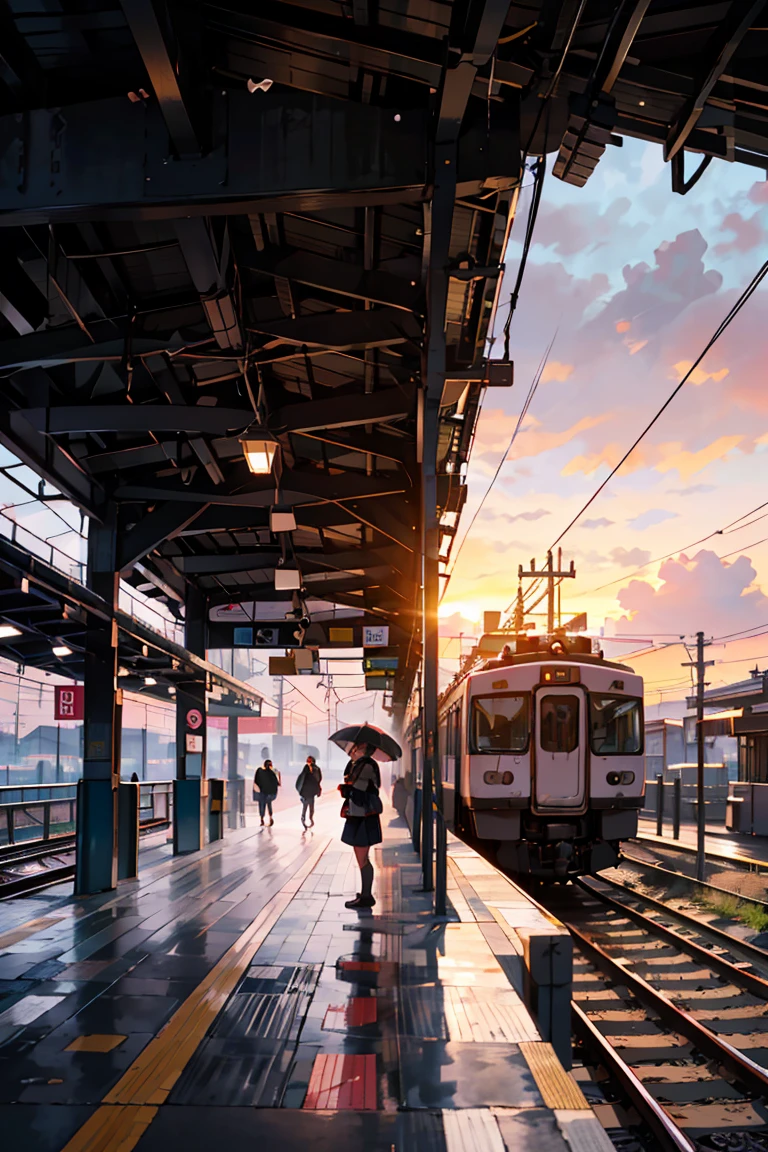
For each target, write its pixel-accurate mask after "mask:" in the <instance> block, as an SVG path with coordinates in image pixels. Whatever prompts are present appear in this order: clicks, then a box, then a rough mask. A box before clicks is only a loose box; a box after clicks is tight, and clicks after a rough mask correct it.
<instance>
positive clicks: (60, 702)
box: [54, 684, 85, 720]
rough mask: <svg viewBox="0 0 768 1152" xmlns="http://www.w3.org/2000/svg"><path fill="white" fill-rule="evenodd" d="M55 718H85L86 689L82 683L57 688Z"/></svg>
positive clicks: (59, 685) (57, 686) (60, 685)
mask: <svg viewBox="0 0 768 1152" xmlns="http://www.w3.org/2000/svg"><path fill="white" fill-rule="evenodd" d="M54 691H55V715H54V719H55V720H84V719H85V689H84V687H83V685H82V684H73V685H72V686H71V687H70V686H64V685H62V684H57V685H56V688H55V690H54Z"/></svg>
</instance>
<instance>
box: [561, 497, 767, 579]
mask: <svg viewBox="0 0 768 1152" xmlns="http://www.w3.org/2000/svg"><path fill="white" fill-rule="evenodd" d="M766 507H768V501H767V502H766V503H765V504H758V505H757V507H756V508H752V509H751V510H750V511H749V512H745V513H744V515H743V516H739V517H738V518H737V519H736V520H731V522H730V524H726V525H725V527H724V528H716V529H715V531H714V532H710V533H709V534H708V535H707V536H702V537H701V538H700V539H699V540H694V541H693V543H691V544H685V545H684V546H683V547H682V548H676V549H675V550H674V552H667V553H666V554H665V555H664V556H656V557H655V558H654V559H653V560H647V561H646V562H645V564H642V565H641V566H640V567H639V568H637V569H635V571H634V572H631V573H629V575H627V576H619V577H618V579H617V580H610V581H609V582H608V583H607V584H600V585H598V587H597V588H590V589H589V590H588V591H587V592H582V596H591V595H592V593H593V592H602V591H603V589H605V588H612V587H613V585H614V584H621V583H623V581H625V580H632V579H634V577H635V576H639V575H640V574H641V573H642V572H645V570H646V568H650V567H652V566H653V565H654V564H661V563H662V561H664V560H670V559H671V558H672V557H673V556H679V555H681V554H682V553H683V552H688V551H690V549H691V548H698V546H699V544H705V543H706V542H707V540H712V539H713V538H714V537H715V536H727V535H730V534H731V533H732V532H740V531H741V529H742V528H748V527H749V525H750V524H756V523H757V521H758V520H762V519H763V517H762V516H758V517H757V518H756V519H755V520H750V521H749V523H748V524H742V525H741V527H739V528H736V527H734V525H736V524H738V523H739V521H740V520H745V519H746V517H747V516H752V514H753V513H755V512H759V511H760V509H761V508H766ZM765 515H766V516H768V512H766V513H765ZM757 543H762V541H758V542H757ZM754 546H755V545H754V544H747V545H745V547H747V548H753V547H754ZM736 551H737V552H738V551H741V549H738V548H737V549H736ZM728 555H729V556H733V555H734V553H733V552H730V553H728ZM720 559H721V560H724V559H726V557H724V556H721V557H720Z"/></svg>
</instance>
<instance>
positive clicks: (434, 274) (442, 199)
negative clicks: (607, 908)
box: [421, 141, 456, 915]
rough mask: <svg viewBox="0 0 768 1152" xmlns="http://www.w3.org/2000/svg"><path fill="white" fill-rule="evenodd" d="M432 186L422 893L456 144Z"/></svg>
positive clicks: (431, 757)
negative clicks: (439, 458) (440, 436)
mask: <svg viewBox="0 0 768 1152" xmlns="http://www.w3.org/2000/svg"><path fill="white" fill-rule="evenodd" d="M434 179H435V184H434V196H433V199H432V216H431V230H430V237H429V244H430V254H429V273H428V285H427V293H428V300H429V336H428V344H427V353H426V366H425V367H426V371H425V380H426V387H425V389H424V400H423V439H422V444H423V450H422V479H421V525H422V529H421V530H422V543H421V550H422V589H423V662H422V669H423V671H422V680H423V712H422V716H423V731H422V753H423V758H424V773H423V783H422V803H423V807H422V833H421V861H422V874H423V884H424V889H425V890H426V891H428V892H431V891H432V888H433V865H432V858H433V848H434V838H433V834H434V823H433V821H434V815H433V812H434V800H433V796H434V792H435V790H437V793H438V796H439V795H440V793H441V788H440V784H441V781H440V773H439V761H438V754H437V730H438V726H437V696H438V634H437V608H438V601H439V592H440V578H439V562H438V556H439V549H440V525H439V520H438V509H437V442H438V427H439V418H440V399H441V397H442V394H443V385H444V383H445V370H446V364H445V313H446V301H447V296H448V271H447V269H448V263H449V248H450V240H451V227H452V224H453V209H454V202H455V199H456V145H455V142H454V141H449V142H448V143H440V142H439V141H438V143H437V144H436V146H435V176H434ZM436 879H437V885H438V886H437V890H436V892H435V911H436V912H437V914H438V915H444V914H445V904H446V892H445V822H444V819H443V814H442V809H441V810H440V812H439V816H438V869H437V877H436Z"/></svg>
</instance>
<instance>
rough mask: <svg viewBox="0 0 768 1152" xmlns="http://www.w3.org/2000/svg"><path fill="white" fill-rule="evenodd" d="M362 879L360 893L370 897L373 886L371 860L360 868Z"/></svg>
mask: <svg viewBox="0 0 768 1152" xmlns="http://www.w3.org/2000/svg"><path fill="white" fill-rule="evenodd" d="M360 880H361V882H362V886H363V887H362V891H361V893H360V895H361V896H364V897H365V898H366V899H368V898H369V897H370V895H371V890H372V888H373V864H371V863H370V861H369V862H368V863H367V864H363V866H362V868H361V869H360Z"/></svg>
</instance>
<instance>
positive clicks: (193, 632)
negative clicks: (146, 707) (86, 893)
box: [173, 588, 208, 856]
mask: <svg viewBox="0 0 768 1152" xmlns="http://www.w3.org/2000/svg"><path fill="white" fill-rule="evenodd" d="M207 611H208V605H207V601H206V597H205V594H204V593H202V592H201V591H200V590H199V589H197V588H189V589H188V591H187V596H186V601H185V635H184V643H185V646H186V647H187V649H188V650H189V651H190V652H191V653H192V654H193V655H195V656H200V657H202V658H203V659H204V658H205V650H206V646H207V632H208V621H207ZM205 688H206V684H205V680H204V679H203V678H200V679H197V680H194V681H192V680H190V681H187V682H186V683H185V684H183V685H182V684H179V685H178V687H177V689H176V779H175V780H174V786H173V852H174V855H176V856H181V855H183V854H184V853H187V852H198V851H199V850H200V849H201V848H202V847H203V844H204V842H205V834H204V811H203V809H204V805H205V802H206V800H207V796H208V789H207V782H206V778H205V763H206V716H205Z"/></svg>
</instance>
